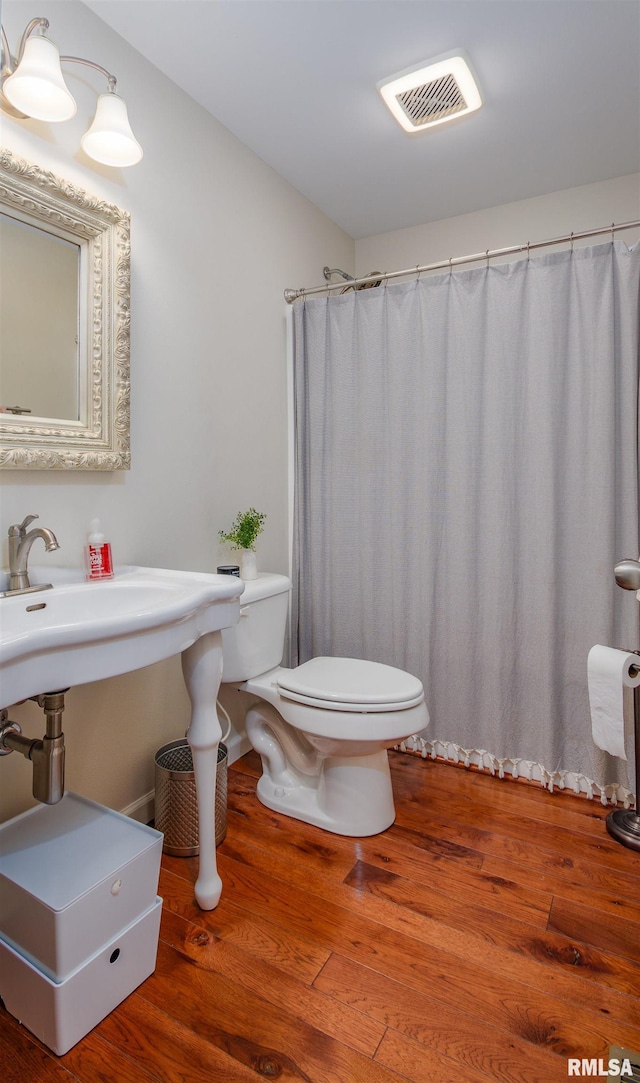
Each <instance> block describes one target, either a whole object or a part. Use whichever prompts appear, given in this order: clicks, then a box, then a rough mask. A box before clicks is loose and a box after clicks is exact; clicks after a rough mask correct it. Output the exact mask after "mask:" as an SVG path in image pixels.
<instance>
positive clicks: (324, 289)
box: [284, 220, 640, 305]
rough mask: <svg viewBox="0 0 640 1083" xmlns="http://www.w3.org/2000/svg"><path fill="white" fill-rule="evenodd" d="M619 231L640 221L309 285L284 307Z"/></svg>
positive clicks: (292, 293) (288, 293)
mask: <svg viewBox="0 0 640 1083" xmlns="http://www.w3.org/2000/svg"><path fill="white" fill-rule="evenodd" d="M621 229H640V220H638V221H635V222H622V223H621V224H620V225H616V224H615V222H612V223H611V225H610V226H601V227H600V229H588V230H584V231H583V232H582V233H568V234H567V235H566V236H564V237H554V238H553V239H552V240H549V241H536V242H535V243H534V244H530V243H529V242H528V241H527V243H526V244H514V245H511V246H510V247H509V248H493V249H487V250H486V252H476V253H475V255H473V256H453V257H452V258H451V259H445V260H440V261H438V263H425V264H424V265H423V266H422V267H407V268H406V269H405V270H404V271H384V272H381V273H380V274H378V272H377V271H376V273H375V275H371V274H368V275H366V276H365V277H364V278H354V279H351V280H350V281H349V283H348V285H346V286H345V283H344V282H333V283H331V284H329V283H325V284H324V286H312V287H311V288H310V289H300V290H285V291H284V299H285V301H286V302H287V304H289V305H291V304H293V302H294V301H297V300H298V298H299V297H309V296H311V294H313V293H328V292H329V291H331V290H345V289H350V287H351V286H359V285H364V284H367V285H369V286H370V285H371V279H372V277H373V278H376V279H377V280H378V281H380V282H382V281H387V280H388V279H390V278H400V277H401V276H402V275H414V274H422V272H423V271H436V270H439V269H441V268H444V267H448V268H449V269H451V268H452V267H459V266H460V264H461V263H475V262H476V261H477V260H481V259H486V260H487V261H489V260H490V259H492V258H493V257H494V256H508V255H512V254H513V253H515V252H526V253H527V254H528V253H529V252H531V251H533V249H534V248H547V247H548V246H549V245H552V244H569V243H571V244H573V242H574V241H580V240H582V239H583V238H585V237H598V236H601V235H602V234H603V233H610V234H611V238H612V240H613V234H614V233H616V232H618V231H619V230H621Z"/></svg>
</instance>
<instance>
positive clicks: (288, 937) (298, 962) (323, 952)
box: [158, 869, 329, 984]
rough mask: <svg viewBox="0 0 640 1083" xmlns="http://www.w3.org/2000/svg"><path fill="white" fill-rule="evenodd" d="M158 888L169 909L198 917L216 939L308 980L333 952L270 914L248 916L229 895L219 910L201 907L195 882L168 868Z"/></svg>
mask: <svg viewBox="0 0 640 1083" xmlns="http://www.w3.org/2000/svg"><path fill="white" fill-rule="evenodd" d="M158 890H159V892H160V894H161V895H162V896H163V897H164V898H165V908H166V909H170V910H172V911H173V913H175V914H179V915H180V916H181V917H183V918H186V919H187V920H188V921H194V920H196V919H197V921H198V922H199V923H200V924H202V926H203V927H204V928H205V929H206V930H207V932H208V933H210V935H211V936H214V937H215V938H216V939H218V940H224V941H226V942H227V943H229V944H235V945H236V946H237V947H239V948H243V949H244V950H245V951H247V952H249V953H250V954H252V955H254V956H255V957H256V958H259V959H262V960H264V961H265V962H268V963H271V964H272V965H273V966H275V967H277V968H278V969H279V970H284V971H285V972H286V973H287V974H291V975H292V976H293V977H294V978H299V979H300V981H304V982H307V984H310V983H311V982H312V981H313V979H314V978H315V976H316V974H317V973H318V971H319V970H320V968H321V967H322V966H323V964H324V963H325V962H326V960H327V958H328V956H329V951H328V949H326V948H323V947H322V946H319V945H314V944H311V943H309V942H308V941H306V940H305V939H304V938H302V937H300V936H297V935H296V934H295V933H294V932H292V931H291V930H289V929H287V928H284V927H283V926H282V925H279V924H277V923H274V922H271V921H269V920H268V918H264V919H263V918H259V917H255V916H254V917H252V918H251V919H248V917H247V912H246V910H245V909H243V908H241V907H238V906H237V905H236V904H235V903H233V902H231V901H230V900H229V898H227V897H224V896H223V898H222V899H221V901H220V904H219V905H218V907H217V908H216V909H215V910H208V911H205V910H200V908H199V907H198V905H197V903H196V902H195V898H194V894H193V886H192V884H191V883H189V881H187V880H183V879H181V878H179V877H176V876H174V875H173V873H170V872H167V871H166V870H165V869H163V870H162V871H161V873H160V884H159V889H158Z"/></svg>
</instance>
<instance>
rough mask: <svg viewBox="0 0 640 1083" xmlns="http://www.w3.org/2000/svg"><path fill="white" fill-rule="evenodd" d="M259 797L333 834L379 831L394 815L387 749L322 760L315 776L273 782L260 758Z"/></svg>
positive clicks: (360, 835)
mask: <svg viewBox="0 0 640 1083" xmlns="http://www.w3.org/2000/svg"><path fill="white" fill-rule="evenodd" d="M263 772H264V773H263V774H262V776H261V778H260V779H259V780H258V787H257V795H258V799H259V800H260V802H261V803H262V804H263V805H266V807H267V808H270V809H272V810H273V811H274V812H281V813H283V815H285V816H291V817H293V818H294V819H296V820H302V821H303V822H304V823H308V824H313V825H314V827H321V828H322V829H323V830H325V831H331V832H333V833H334V834H335V835H346V836H349V837H352V838H365V837H367V836H369V835H378V834H380V832H381V831H386V829H387V828H388V827H390V826H391V824H392V823H393V821H394V820H395V817H396V810H395V806H394V803H393V790H392V788H391V775H390V773H389V760H388V757H387V752H386V749H382V750H380V751H378V752H375V753H372V754H370V755H367V756H342V757H338V756H333V757H328V758H327V759H325V760H323V761H322V763H321V766H320V771H319V774H318V775H317V776H300V777H299V778H294V777H293V776H292V774H289V778H288V779H287V780H286V784H284V785H283V784H282V781H274V780H273V778H272V777H271V776H270V774H269V773H268V771H267V770H265V763H264V760H263Z"/></svg>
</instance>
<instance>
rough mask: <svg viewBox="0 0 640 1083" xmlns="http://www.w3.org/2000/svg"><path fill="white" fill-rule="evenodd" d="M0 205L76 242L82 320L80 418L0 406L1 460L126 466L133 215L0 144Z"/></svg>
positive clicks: (23, 464)
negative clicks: (2, 410)
mask: <svg viewBox="0 0 640 1083" xmlns="http://www.w3.org/2000/svg"><path fill="white" fill-rule="evenodd" d="M0 212H6V213H7V214H8V215H12V214H13V215H14V216H15V217H17V218H19V219H20V220H21V221H23V222H26V223H28V224H30V225H32V226H35V227H40V228H41V229H45V230H48V231H49V232H53V233H55V234H57V235H58V236H60V237H64V238H66V239H67V240H71V241H73V242H74V243H75V244H77V245H78V246H79V250H80V275H79V281H80V290H79V310H80V311H79V319H80V326H81V328H82V327H84V328H86V333H85V334H84V335H83V336H82V337H81V341H80V358H79V363H80V372H79V387H80V389H81V392H80V404H79V420H77V421H72V420H63V419H59V418H47V417H28V419H27V416H26V415H24V414H16V415H13V414H10V413H0V467H16V468H18V469H39V470H43V469H44V470H52V469H53V470H59V469H74V470H128V469H129V467H130V460H131V455H130V437H129V398H130V383H129V351H130V341H129V335H130V311H129V291H130V216H129V214H128V212H126V211H123V210H120V208H119V207H116V206H114V205H113V204H111V203H106V202H104V201H103V200H100V199H97V198H95V197H93V196H91V195H89V194H88V193H87V192H85V191H83V190H82V189H81V188H76V187H75V186H74V185H72V184H70V183H68V182H67V181H64V180H61V179H60V178H59V177H56V176H54V174H53V173H50V172H48V171H46V170H44V169H41V168H40V167H39V166H37V165H33V164H32V163H30V162H25V161H23V160H22V159H21V158H18V157H16V156H15V155H13V154H12V153H11V152H10V151H8V150H6V149H3V148H0ZM34 305H37V298H36V299H34Z"/></svg>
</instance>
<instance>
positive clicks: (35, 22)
mask: <svg viewBox="0 0 640 1083" xmlns="http://www.w3.org/2000/svg"><path fill="white" fill-rule="evenodd" d="M48 29H49V20H48V19H32V20H31V22H30V23H28V24H27V26H26V27H25V30H24V33H23V35H22V37H21V38H20V44H19V45H18V55H17V56H16V57H13V56H12V55H11V49H10V48H9V41H8V38H7V35H6V33H5V29H4V26H3V27H2V48H3V50H4V65H3V68H2V70H3V73H6V74H7V75H11V74H12V73H13V72H14V71H15V69H16V68H17V66H18V64H19V63H20V61H21V60H22V54H23V53H24V47H25V44H26V41H27V38H29V37H31V35H32V34H33V32H34V30H48Z"/></svg>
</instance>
